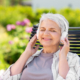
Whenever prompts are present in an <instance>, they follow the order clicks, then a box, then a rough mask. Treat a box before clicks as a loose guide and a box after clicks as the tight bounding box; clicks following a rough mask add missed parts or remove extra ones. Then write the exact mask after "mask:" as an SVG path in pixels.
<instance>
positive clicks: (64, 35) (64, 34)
mask: <svg viewBox="0 0 80 80" xmlns="http://www.w3.org/2000/svg"><path fill="white" fill-rule="evenodd" d="M67 35H68V33H67V32H63V33H62V36H61V38H60V42H61V40H63V39H64V38H66V37H67ZM61 43H62V42H61Z"/></svg>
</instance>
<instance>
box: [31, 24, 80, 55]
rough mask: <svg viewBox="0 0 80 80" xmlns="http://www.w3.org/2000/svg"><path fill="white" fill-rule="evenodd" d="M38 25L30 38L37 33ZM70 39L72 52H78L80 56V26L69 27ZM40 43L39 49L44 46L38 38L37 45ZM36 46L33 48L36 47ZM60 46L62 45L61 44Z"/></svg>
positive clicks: (34, 27)
mask: <svg viewBox="0 0 80 80" xmlns="http://www.w3.org/2000/svg"><path fill="white" fill-rule="evenodd" d="M37 28H38V26H37V25H34V26H33V29H32V32H31V36H30V39H31V38H32V37H33V36H34V34H35V33H36V30H37ZM68 39H69V41H70V52H73V53H76V54H78V56H80V27H69V31H68ZM37 45H40V47H39V48H38V50H40V49H41V48H42V47H43V46H42V45H41V44H40V42H39V40H37V42H36V44H35V46H37ZM35 46H34V47H33V48H35ZM60 46H62V45H61V44H60Z"/></svg>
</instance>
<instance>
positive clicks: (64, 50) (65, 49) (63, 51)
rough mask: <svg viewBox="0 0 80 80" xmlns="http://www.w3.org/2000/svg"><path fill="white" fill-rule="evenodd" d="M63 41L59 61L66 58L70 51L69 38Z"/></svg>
mask: <svg viewBox="0 0 80 80" xmlns="http://www.w3.org/2000/svg"><path fill="white" fill-rule="evenodd" d="M61 41H62V43H63V44H64V45H63V46H62V47H61V48H60V53H59V59H62V58H66V57H67V54H68V52H69V50H70V43H69V40H68V38H65V39H64V40H61Z"/></svg>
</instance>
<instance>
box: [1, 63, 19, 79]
mask: <svg viewBox="0 0 80 80" xmlns="http://www.w3.org/2000/svg"><path fill="white" fill-rule="evenodd" d="M12 65H13V64H12ZM12 65H10V67H9V68H8V69H7V70H6V71H5V72H4V74H3V80H20V77H21V73H20V74H17V75H13V76H10V74H11V71H10V68H11V66H12Z"/></svg>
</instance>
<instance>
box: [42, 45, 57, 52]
mask: <svg viewBox="0 0 80 80" xmlns="http://www.w3.org/2000/svg"><path fill="white" fill-rule="evenodd" d="M58 50H59V46H51V47H50V46H43V53H55V52H56V51H58Z"/></svg>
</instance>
